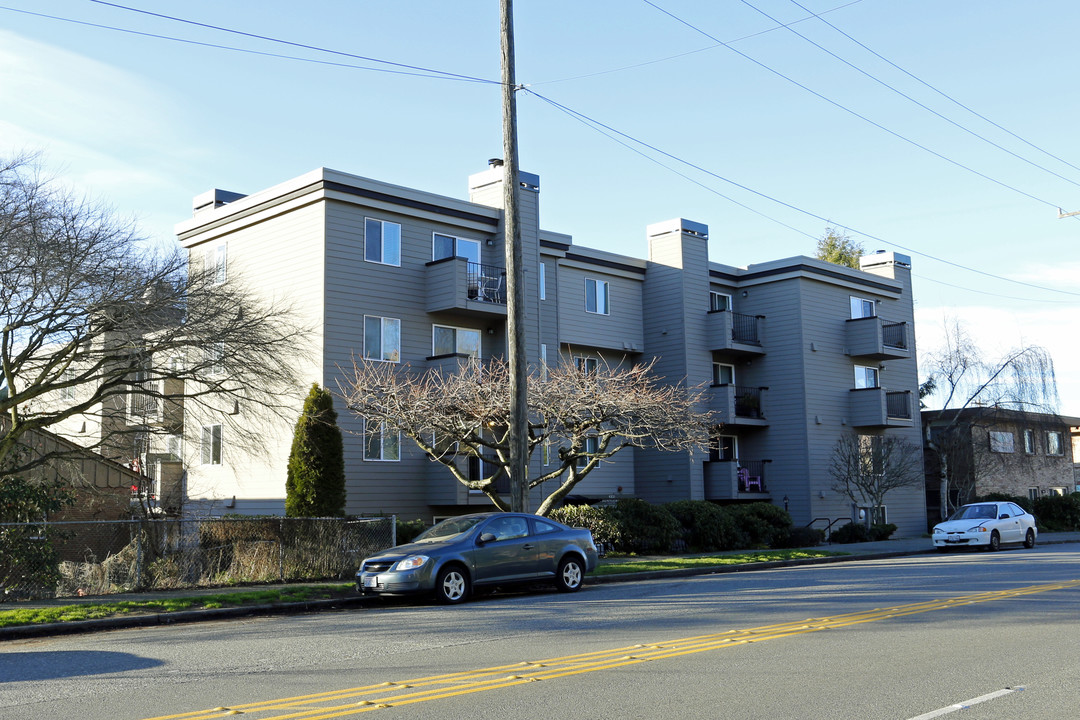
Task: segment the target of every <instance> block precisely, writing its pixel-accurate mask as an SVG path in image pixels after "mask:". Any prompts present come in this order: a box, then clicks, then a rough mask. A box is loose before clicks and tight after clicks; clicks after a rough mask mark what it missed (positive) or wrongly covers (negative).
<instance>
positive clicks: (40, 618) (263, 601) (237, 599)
mask: <svg viewBox="0 0 1080 720" xmlns="http://www.w3.org/2000/svg"><path fill="white" fill-rule="evenodd" d="M354 587H355V586H354V585H353V584H352V583H343V584H338V585H298V586H296V587H295V588H281V589H272V590H247V591H238V592H223V593H216V594H213V595H190V596H187V597H177V598H161V599H159V600H122V601H118V602H108V601H103V602H90V603H79V604H76V605H60V606H56V607H36V608H16V609H14V610H0V628H3V627H12V626H15V625H36V624H40V623H54V622H74V621H79V620H96V619H99V618H107V617H114V616H116V615H135V614H139V615H143V614H147V613H170V612H177V611H180V610H197V609H200V608H223V607H241V606H244V605H272V604H275V603H291V602H303V601H305V600H330V599H333V598H336V597H342V596H344V595H349V594H351V593H352V592H353V588H354Z"/></svg>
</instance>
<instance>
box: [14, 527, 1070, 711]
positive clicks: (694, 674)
mask: <svg viewBox="0 0 1080 720" xmlns="http://www.w3.org/2000/svg"><path fill="white" fill-rule="evenodd" d="M1078 617H1080V546H1078V545H1076V544H1067V545H1054V546H1038V547H1036V548H1035V549H1034V550H1023V549H1010V550H1006V551H1004V552H1000V553H982V552H958V553H956V554H948V555H921V556H912V557H904V558H897V559H892V560H873V561H862V562H849V563H839V564H835V565H823V566H813V567H802V568H789V569H782V570H772V571H762V572H752V573H734V574H728V575H709V576H699V577H690V578H680V579H673V580H668V581H655V580H654V581H648V582H632V583H617V584H611V585H587V586H586V587H585V588H584V589H583V590H582V591H581V592H579V593H577V594H573V595H563V594H558V593H554V592H550V591H547V590H543V591H539V590H538V591H528V592H520V593H514V594H505V595H495V596H491V597H486V598H481V599H478V600H476V601H473V602H470V603H467V604H465V605H463V606H457V607H449V608H447V607H436V606H432V605H428V604H425V603H421V602H416V601H391V602H384V603H374V604H372V605H371V606H370V607H367V608H364V609H360V610H350V611H342V612H332V613H323V614H312V615H298V616H284V617H267V618H256V619H246V620H238V621H225V622H211V623H199V624H193V625H184V626H177V627H163V628H153V629H135V630H123V631H111V632H104V633H97V634H91V635H83V636H71V637H56V638H46V639H41V640H25V641H11V642H7V643H5V644H3V645H0V718H4V719H7V718H11V719H12V720H15V719H16V718H18V719H20V720H23V719H28V720H32V719H34V718H87V719H90V720H97V719H99V718H102V719H104V718H111V719H122V718H123V719H126V718H131V719H134V720H143V719H145V718H162V717H184V718H188V719H194V718H217V717H227V716H232V715H240V714H242V715H243V716H245V717H249V718H259V719H260V720H263V719H266V718H286V717H287V718H296V719H300V718H303V719H306V720H313V719H314V718H330V717H356V716H359V715H361V714H363V713H367V712H379V713H381V714H380V715H379V717H397V718H446V717H469V718H475V719H478V720H483V719H487V718H490V719H492V720H494V719H496V718H526V717H527V718H562V717H581V718H620V719H628V718H655V717H658V716H662V715H665V714H671V713H676V714H678V716H680V717H697V718H841V719H843V718H896V719H898V720H911V719H913V718H920V719H921V718H930V717H939V716H942V715H945V714H948V715H951V716H952V717H957V718H961V717H962V718H965V719H967V718H1028V717H1030V718H1037V717H1052V716H1056V717H1071V716H1074V715H1075V713H1076V710H1075V709H1076V707H1077V706H1078V699H1080V690H1078V689H1077V688H1080V663H1077V659H1076V658H1077V653H1076V647H1077V641H1078V640H1080V628H1078V623H1077V618H1078ZM964 704H966V705H968V706H969V707H967V708H966V709H963V710H959V709H957V708H954V707H952V706H954V705H964Z"/></svg>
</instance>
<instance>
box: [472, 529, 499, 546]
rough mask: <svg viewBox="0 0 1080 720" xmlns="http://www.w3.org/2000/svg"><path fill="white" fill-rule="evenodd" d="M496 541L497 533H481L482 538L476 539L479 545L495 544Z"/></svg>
mask: <svg viewBox="0 0 1080 720" xmlns="http://www.w3.org/2000/svg"><path fill="white" fill-rule="evenodd" d="M495 540H496V538H495V533H489V532H486V533H481V534H480V537H478V538H477V539H476V542H477V544H479V545H487V544H488V543H489V542H495Z"/></svg>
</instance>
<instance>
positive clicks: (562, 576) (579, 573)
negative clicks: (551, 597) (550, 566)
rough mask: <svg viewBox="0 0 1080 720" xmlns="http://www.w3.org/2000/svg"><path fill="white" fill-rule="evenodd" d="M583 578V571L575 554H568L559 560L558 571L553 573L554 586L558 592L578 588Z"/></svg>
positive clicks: (572, 590) (571, 590)
mask: <svg viewBox="0 0 1080 720" xmlns="http://www.w3.org/2000/svg"><path fill="white" fill-rule="evenodd" d="M584 580H585V571H584V570H583V569H582V567H581V560H579V559H578V558H577V557H576V556H573V555H568V556H566V557H564V558H563V559H562V560H560V561H559V571H558V572H556V573H555V587H556V588H558V589H559V592H574V591H575V590H580V589H581V583H582V582H583V581H584Z"/></svg>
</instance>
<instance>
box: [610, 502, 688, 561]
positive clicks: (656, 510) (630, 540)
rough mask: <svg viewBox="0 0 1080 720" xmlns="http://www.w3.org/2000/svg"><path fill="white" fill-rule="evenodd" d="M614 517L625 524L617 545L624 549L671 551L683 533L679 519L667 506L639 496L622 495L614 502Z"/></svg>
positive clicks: (643, 551) (621, 523) (630, 550)
mask: <svg viewBox="0 0 1080 720" xmlns="http://www.w3.org/2000/svg"><path fill="white" fill-rule="evenodd" d="M615 516H616V517H617V518H618V521H619V525H620V526H621V527H622V539H621V540H620V542H619V543H618V544H617V545H616V548H617V549H618V550H622V551H624V552H639V553H666V552H670V551H671V548H672V547H673V546H674V545H675V541H676V540H678V539H679V538H680V535H681V534H682V527H681V526H680V525H679V521H678V520H676V519H675V517H674V516H673V515H672V514H671V513H670V512H668V511H667V509H666V508H664V507H663V506H660V505H650V504H649V503H647V502H645V501H644V500H639V499H638V498H623V499H621V500H619V501H618V502H617V503H615Z"/></svg>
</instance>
